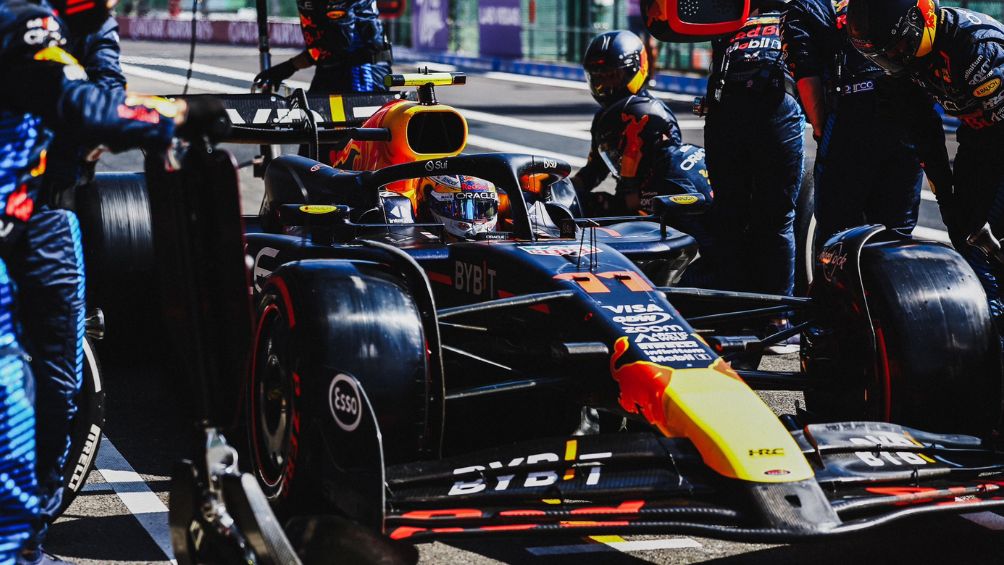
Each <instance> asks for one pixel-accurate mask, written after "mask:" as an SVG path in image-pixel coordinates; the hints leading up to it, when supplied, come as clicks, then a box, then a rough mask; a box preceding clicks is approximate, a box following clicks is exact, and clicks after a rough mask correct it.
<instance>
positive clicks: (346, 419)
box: [328, 374, 363, 432]
mask: <svg viewBox="0 0 1004 565" xmlns="http://www.w3.org/2000/svg"><path fill="white" fill-rule="evenodd" d="M362 400H363V399H362V395H361V394H359V386H358V385H357V384H356V380H355V379H353V378H352V377H350V376H348V375H344V374H338V375H336V376H335V378H334V379H332V380H331V387H329V388H328V405H329V407H330V408H331V415H332V416H333V417H334V418H335V423H336V424H338V427H339V428H341V429H343V430H345V431H347V432H352V431H355V429H356V428H358V427H359V422H361V421H362V419H363V401H362Z"/></svg>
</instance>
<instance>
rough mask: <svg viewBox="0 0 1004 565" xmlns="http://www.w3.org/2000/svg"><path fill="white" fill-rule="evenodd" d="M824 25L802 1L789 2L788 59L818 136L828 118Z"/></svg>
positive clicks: (785, 34) (785, 48)
mask: <svg viewBox="0 0 1004 565" xmlns="http://www.w3.org/2000/svg"><path fill="white" fill-rule="evenodd" d="M820 27H821V26H820V24H819V22H818V20H817V18H816V17H814V16H813V14H811V13H809V11H808V10H807V9H806V8H805V6H803V5H802V4H801V2H791V3H789V4H788V8H787V10H786V11H785V14H784V17H783V19H782V24H781V38H782V50H783V53H784V62H785V64H786V65H787V66H788V69H789V70H790V71H791V73H792V76H794V77H795V84H796V86H797V87H798V96H799V98H801V99H802V106H803V107H804V108H805V117H806V119H808V121H809V123H810V124H812V130H813V134H812V135H813V137H815V138H816V139H819V137H820V136H821V135H822V132H823V125H824V124H825V120H826V102H825V100H826V96H825V94H826V91H825V90H824V86H823V80H822V76H823V69H824V65H825V62H824V61H823V54H822V51H821V50H820V46H819V44H818V43H819V41H822V37H823V33H825V31H826V30H822V29H818V28H820Z"/></svg>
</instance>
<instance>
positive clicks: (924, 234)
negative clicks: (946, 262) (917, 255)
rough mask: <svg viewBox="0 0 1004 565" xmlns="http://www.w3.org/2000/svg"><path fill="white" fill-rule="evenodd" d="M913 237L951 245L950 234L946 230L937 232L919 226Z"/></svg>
mask: <svg viewBox="0 0 1004 565" xmlns="http://www.w3.org/2000/svg"><path fill="white" fill-rule="evenodd" d="M913 235H915V236H917V237H918V238H920V239H930V240H934V241H940V242H941V243H951V240H950V239H949V238H948V232H946V231H944V230H936V229H934V228H925V227H923V226H917V227H915V228H913Z"/></svg>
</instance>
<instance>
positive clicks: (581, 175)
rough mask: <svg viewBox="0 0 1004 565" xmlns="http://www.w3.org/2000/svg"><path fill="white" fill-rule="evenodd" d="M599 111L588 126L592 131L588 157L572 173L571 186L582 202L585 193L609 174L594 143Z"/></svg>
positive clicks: (585, 195)
mask: <svg viewBox="0 0 1004 565" xmlns="http://www.w3.org/2000/svg"><path fill="white" fill-rule="evenodd" d="M601 114H602V111H601V112H597V113H596V115H595V116H593V124H592V126H590V128H589V131H590V132H591V133H592V137H593V140H592V145H591V146H590V148H589V157H588V158H587V159H586V165H585V166H584V167H582V168H581V169H579V170H578V171H576V173H575V174H574V175H572V177H571V180H572V186H574V187H575V192H576V193H577V194H578V195H579V201H580V202H584V201H585V199H586V198H587V195H588V194H589V193H590V192H592V190H593V189H594V188H596V187H597V186H599V184H600V183H601V182H603V179H605V178H607V175H609V174H610V169H609V167H607V164H606V163H604V162H603V159H602V158H601V157H600V152H599V148H598V147H597V145H596V136H597V132H598V131H599V129H598V128H599V121H600V115H601Z"/></svg>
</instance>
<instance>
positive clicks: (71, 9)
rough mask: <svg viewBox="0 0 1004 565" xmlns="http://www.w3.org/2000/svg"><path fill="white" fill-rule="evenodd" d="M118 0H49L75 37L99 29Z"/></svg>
mask: <svg viewBox="0 0 1004 565" xmlns="http://www.w3.org/2000/svg"><path fill="white" fill-rule="evenodd" d="M116 4H118V0H93V1H92V0H49V5H50V6H52V8H53V9H54V10H55V12H56V15H57V16H59V19H60V20H61V21H62V22H63V23H64V24H66V28H67V29H68V30H69V31H70V33H73V34H74V35H77V36H84V35H87V34H91V33H94V32H96V31H98V30H99V29H101V26H102V25H104V23H105V21H107V20H108V16H109V15H111V12H112V8H114V7H115V5H116Z"/></svg>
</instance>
